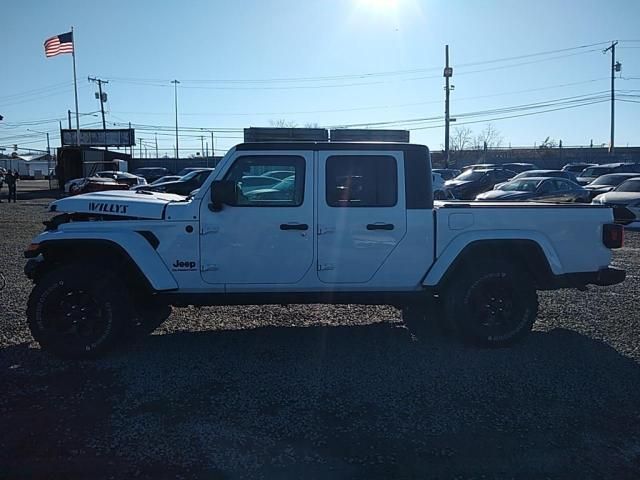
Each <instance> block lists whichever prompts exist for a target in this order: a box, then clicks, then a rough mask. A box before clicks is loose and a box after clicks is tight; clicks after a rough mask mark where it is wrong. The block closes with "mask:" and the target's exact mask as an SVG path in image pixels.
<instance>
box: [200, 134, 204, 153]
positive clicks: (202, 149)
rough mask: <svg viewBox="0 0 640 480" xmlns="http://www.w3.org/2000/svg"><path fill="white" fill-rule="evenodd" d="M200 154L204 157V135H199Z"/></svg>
mask: <svg viewBox="0 0 640 480" xmlns="http://www.w3.org/2000/svg"><path fill="white" fill-rule="evenodd" d="M200 154H201V155H202V156H203V157H204V137H203V136H202V135H200Z"/></svg>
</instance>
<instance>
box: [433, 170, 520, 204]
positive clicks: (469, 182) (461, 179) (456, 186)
mask: <svg viewBox="0 0 640 480" xmlns="http://www.w3.org/2000/svg"><path fill="white" fill-rule="evenodd" d="M514 176H515V173H514V172H512V171H511V170H504V169H502V168H489V169H484V170H480V169H468V170H465V171H464V172H462V173H461V174H460V175H458V176H457V177H456V178H454V179H453V180H449V181H447V182H445V184H444V185H445V188H446V189H447V190H448V191H449V192H450V193H451V194H452V195H453V196H454V197H455V198H459V199H461V200H473V199H474V198H476V196H477V195H479V194H480V193H483V192H487V191H489V190H492V189H493V187H494V186H495V185H496V183H501V182H505V181H507V180H509V179H510V178H512V177H514Z"/></svg>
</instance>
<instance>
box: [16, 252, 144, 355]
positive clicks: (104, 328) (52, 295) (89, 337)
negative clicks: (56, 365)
mask: <svg viewBox="0 0 640 480" xmlns="http://www.w3.org/2000/svg"><path fill="white" fill-rule="evenodd" d="M132 315H133V310H132V308H131V302H130V301H129V296H128V294H127V292H126V290H125V289H124V288H123V286H122V282H121V281H118V279H117V275H116V273H115V272H112V271H109V270H108V269H106V268H103V267H100V266H93V265H86V264H83V265H79V264H71V265H66V266H62V267H59V268H56V269H54V270H51V271H49V272H48V273H46V274H45V275H44V276H43V277H42V278H41V279H39V281H38V283H37V285H36V286H35V287H34V289H33V291H32V292H31V295H30V296H29V300H28V302H27V321H28V324H29V328H30V330H31V334H32V335H33V338H34V339H35V340H36V341H37V342H38V343H39V344H40V346H41V347H42V349H43V350H46V351H49V352H51V353H53V354H54V355H56V356H58V357H61V358H74V359H86V358H95V357H97V356H98V355H100V354H101V353H103V352H105V351H106V350H107V349H109V347H111V346H112V345H113V344H114V342H115V341H116V340H117V339H118V337H119V336H120V333H121V332H122V327H123V325H124V324H125V323H126V322H127V321H128V320H129V319H130V318H132Z"/></svg>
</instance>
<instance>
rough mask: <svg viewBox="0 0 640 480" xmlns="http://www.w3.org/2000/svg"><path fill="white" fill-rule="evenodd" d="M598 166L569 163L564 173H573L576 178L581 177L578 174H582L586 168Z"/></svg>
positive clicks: (563, 169) (563, 168) (564, 168)
mask: <svg viewBox="0 0 640 480" xmlns="http://www.w3.org/2000/svg"><path fill="white" fill-rule="evenodd" d="M596 166H597V165H596V164H595V163H583V162H575V163H567V164H566V165H565V166H564V167H562V171H564V172H571V173H573V174H575V175H576V176H579V175H578V174H579V173H582V171H583V170H584V169H585V168H589V167H596Z"/></svg>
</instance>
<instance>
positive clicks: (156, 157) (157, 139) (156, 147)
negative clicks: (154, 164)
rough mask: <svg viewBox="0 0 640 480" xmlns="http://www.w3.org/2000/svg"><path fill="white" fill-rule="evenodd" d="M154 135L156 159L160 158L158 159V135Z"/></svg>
mask: <svg viewBox="0 0 640 480" xmlns="http://www.w3.org/2000/svg"><path fill="white" fill-rule="evenodd" d="M154 135H155V136H156V158H160V157H158V134H157V133H155V134H154Z"/></svg>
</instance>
